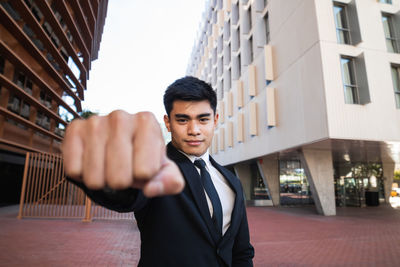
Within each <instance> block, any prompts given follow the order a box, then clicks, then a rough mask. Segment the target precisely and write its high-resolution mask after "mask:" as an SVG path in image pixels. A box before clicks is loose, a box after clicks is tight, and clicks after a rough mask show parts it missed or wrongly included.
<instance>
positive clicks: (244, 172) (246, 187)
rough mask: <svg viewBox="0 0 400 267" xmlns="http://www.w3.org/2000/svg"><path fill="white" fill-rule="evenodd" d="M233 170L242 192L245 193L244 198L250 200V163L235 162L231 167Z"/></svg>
mask: <svg viewBox="0 0 400 267" xmlns="http://www.w3.org/2000/svg"><path fill="white" fill-rule="evenodd" d="M233 168H234V170H235V174H236V176H237V177H239V179H240V181H241V182H242V186H243V192H244V194H245V197H246V200H250V198H251V170H250V164H247V163H239V164H235V166H234V167H233Z"/></svg>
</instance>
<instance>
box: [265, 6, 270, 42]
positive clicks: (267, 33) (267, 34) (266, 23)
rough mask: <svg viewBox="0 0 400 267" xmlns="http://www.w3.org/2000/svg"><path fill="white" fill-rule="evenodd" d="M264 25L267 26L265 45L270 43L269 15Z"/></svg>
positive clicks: (266, 16) (266, 15)
mask: <svg viewBox="0 0 400 267" xmlns="http://www.w3.org/2000/svg"><path fill="white" fill-rule="evenodd" d="M264 24H265V37H266V38H265V43H266V44H268V43H269V38H270V37H269V21H268V13H267V14H265V16H264Z"/></svg>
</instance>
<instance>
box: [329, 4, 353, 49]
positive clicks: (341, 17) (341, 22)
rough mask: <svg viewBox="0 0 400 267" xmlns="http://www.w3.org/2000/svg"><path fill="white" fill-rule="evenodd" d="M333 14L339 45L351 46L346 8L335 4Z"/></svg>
mask: <svg viewBox="0 0 400 267" xmlns="http://www.w3.org/2000/svg"><path fill="white" fill-rule="evenodd" d="M333 12H334V15H335V24H336V36H337V40H338V43H340V44H350V29H349V25H348V21H347V14H346V6H344V5H339V4H334V7H333Z"/></svg>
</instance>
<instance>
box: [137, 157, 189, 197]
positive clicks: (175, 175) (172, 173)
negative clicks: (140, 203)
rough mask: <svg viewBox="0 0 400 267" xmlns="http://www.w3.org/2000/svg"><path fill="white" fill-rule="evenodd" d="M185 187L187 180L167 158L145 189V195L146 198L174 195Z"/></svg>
mask: <svg viewBox="0 0 400 267" xmlns="http://www.w3.org/2000/svg"><path fill="white" fill-rule="evenodd" d="M184 187H185V180H184V178H183V176H182V173H181V171H180V170H179V168H178V166H177V165H176V164H175V163H174V162H173V161H171V160H170V159H168V158H167V157H165V160H164V162H163V164H162V166H161V169H160V171H159V172H158V173H157V174H156V176H155V177H154V178H153V179H151V180H150V181H149V182H148V183H147V184H146V185H145V186H144V187H143V194H144V195H145V196H146V197H156V196H163V195H174V194H178V193H180V192H181V191H182V190H183V188H184Z"/></svg>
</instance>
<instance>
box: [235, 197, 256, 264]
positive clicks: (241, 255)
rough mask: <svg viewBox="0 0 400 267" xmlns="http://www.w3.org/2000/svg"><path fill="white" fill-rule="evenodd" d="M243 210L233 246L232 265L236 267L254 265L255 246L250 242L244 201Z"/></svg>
mask: <svg viewBox="0 0 400 267" xmlns="http://www.w3.org/2000/svg"><path fill="white" fill-rule="evenodd" d="M242 211H243V215H242V221H241V223H240V226H239V230H238V234H237V235H236V237H235V242H234V244H233V248H232V266H234V267H239V266H240V267H248V266H253V257H254V248H253V246H252V245H251V244H250V234H249V226H248V223H247V215H246V207H245V205H244V203H243V206H242Z"/></svg>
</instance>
